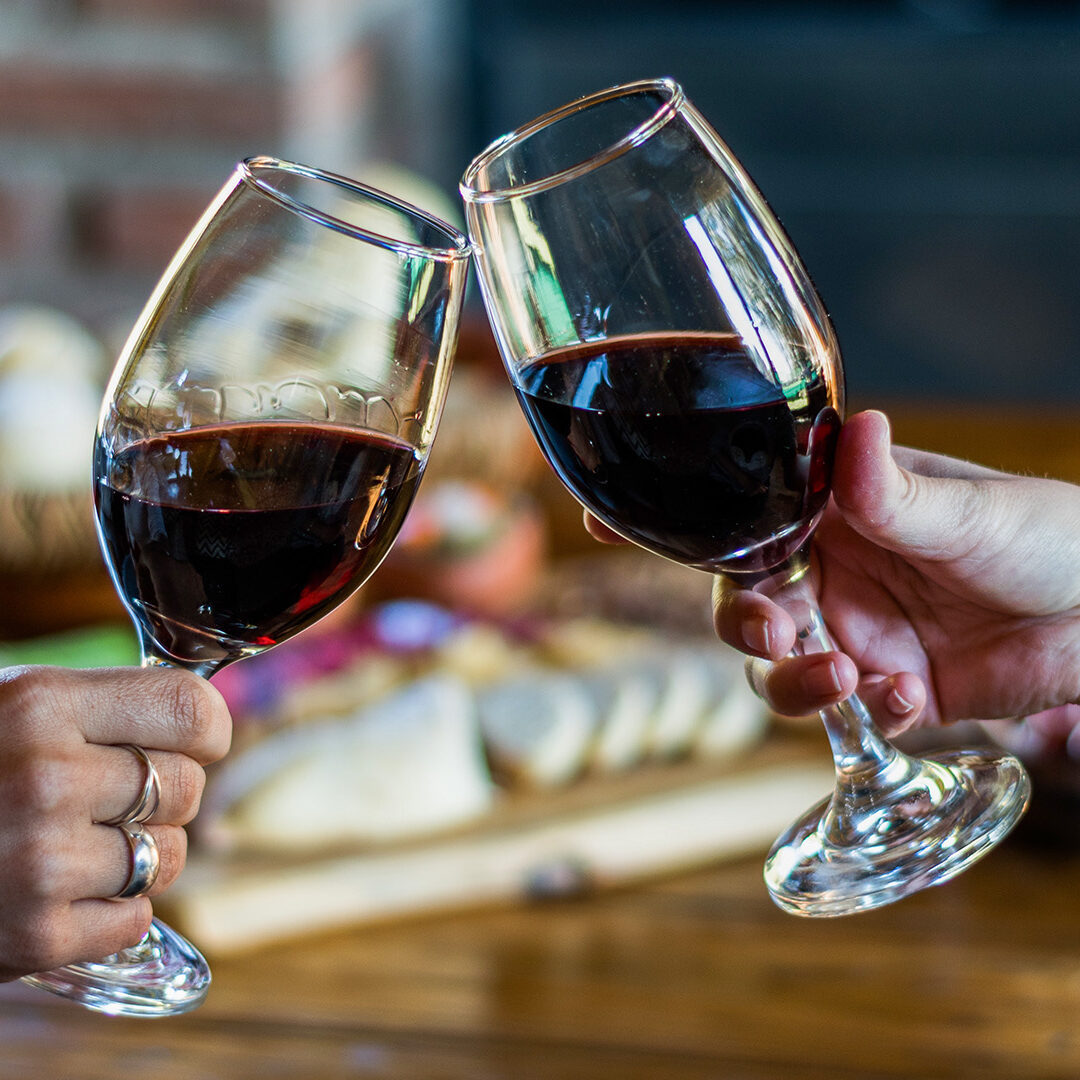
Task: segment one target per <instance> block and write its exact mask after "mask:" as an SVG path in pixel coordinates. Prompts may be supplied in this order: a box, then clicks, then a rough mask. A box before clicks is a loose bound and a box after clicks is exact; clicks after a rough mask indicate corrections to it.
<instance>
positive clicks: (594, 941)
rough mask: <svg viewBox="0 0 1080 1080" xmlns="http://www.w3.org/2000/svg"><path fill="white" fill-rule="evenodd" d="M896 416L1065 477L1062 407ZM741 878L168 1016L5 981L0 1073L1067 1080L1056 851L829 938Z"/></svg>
mask: <svg viewBox="0 0 1080 1080" xmlns="http://www.w3.org/2000/svg"><path fill="white" fill-rule="evenodd" d="M896 412H897V417H898V419H897V424H896V430H897V437H898V438H899V439H903V440H906V441H909V442H911V443H913V444H917V445H923V446H927V447H928V448H934V449H940V450H943V451H946V452H951V453H957V454H961V455H969V456H971V457H974V458H976V459H978V460H981V461H983V462H985V463H987V464H994V465H998V466H1001V467H1006V468H1014V469H1030V470H1031V471H1033V472H1036V473H1049V474H1051V475H1056V476H1060V477H1062V478H1066V479H1071V480H1080V439H1078V438H1077V436H1076V430H1077V427H1076V420H1075V417H1074V416H1073V415H1071V414H1061V415H1057V416H1053V415H1047V414H1046V413H1044V412H1040V413H1039V414H1038V415H1029V416H1026V417H1018V416H1016V415H1014V414H1012V415H1011V414H1009V413H1008V412H1005V411H1001V412H1000V414H998V415H995V414H991V413H990V412H988V411H987V410H981V409H964V410H947V409H945V410H936V411H935V410H932V409H928V408H926V407H922V408H919V409H914V410H904V409H900V410H896ZM760 864H761V860H760V858H759V857H754V858H748V859H743V860H739V861H736V862H731V863H724V864H720V865H717V866H715V867H713V868H710V869H707V870H704V871H701V872H697V873H694V874H691V875H686V876H682V877H679V878H677V879H672V880H667V881H664V882H660V883H656V884H653V885H650V886H647V887H644V888H639V889H635V890H633V891H626V892H622V893H612V894H606V895H602V896H594V897H589V898H586V899H580V900H575V901H559V902H552V903H549V904H547V905H541V906H531V907H523V908H515V909H506V910H493V911H487V912H480V913H470V914H459V915H453V916H447V917H443V918H438V919H429V920H425V921H414V922H404V923H398V924H394V925H387V926H383V927H374V928H366V929H363V930H353V931H350V932H345V933H339V934H335V935H334V936H328V937H322V938H315V939H309V940H304V941H300V942H295V943H291V944H288V945H277V946H274V947H269V948H265V949H263V950H260V951H259V952H257V953H253V954H250V955H245V956H241V957H232V958H228V959H224V958H222V959H218V960H216V961H214V972H215V982H214V986H213V988H212V990H211V995H210V997H209V999H208V1001H207V1003H206V1004H205V1005H204V1006H203V1007H202V1008H201V1009H199V1010H198V1011H197V1012H195V1013H193V1014H190V1015H188V1016H184V1017H179V1018H176V1019H172V1020H160V1021H148V1020H141V1021H139V1020H116V1019H110V1018H106V1017H101V1016H95V1015H93V1014H89V1013H85V1012H83V1011H81V1010H80V1009H78V1008H76V1007H74V1006H71V1005H69V1004H67V1003H65V1002H62V1001H60V1000H59V999H54V998H52V997H50V996H48V995H45V994H42V993H40V992H39V991H34V990H31V989H29V988H26V987H23V986H21V985H19V984H14V985H9V986H6V987H3V988H0V1076H3V1077H20V1078H21V1077H45V1078H49V1080H117V1078H120V1077H152V1078H153V1080H210V1078H214V1080H217V1078H220V1080H248V1078H252V1080H255V1078H257V1080H271V1078H276V1077H298V1078H299V1077H302V1078H304V1080H322V1078H337V1077H371V1078H394V1080H534V1078H535V1080H540V1078H543V1080H550V1078H555V1080H579V1078H580V1080H586V1078H588V1080H605V1078H612V1080H646V1078H647V1080H673V1078H679V1080H706V1078H708V1080H714V1078H724V1080H777V1078H780V1077H783V1078H784V1080H817V1078H830V1080H841V1078H853V1080H855V1078H857V1080H877V1078H881V1080H884V1078H904V1080H912V1078H917V1080H936V1078H941V1080H946V1078H947V1080H957V1078H966V1077H972V1078H980V1080H984V1078H1001V1080H1035V1078H1055V1080H1058V1078H1060V1080H1075V1078H1076V1077H1080V901H1078V899H1077V898H1078V897H1080V854H1074V853H1070V852H1064V853H1063V852H1050V851H1040V850H1039V849H1037V848H1035V847H1033V846H1031V845H1028V844H1025V843H1024V842H1023V840H1022V838H1019V839H1018V838H1013V839H1010V840H1009V841H1008V842H1007V843H1006V844H1005V845H1004V846H1003V847H1002V848H1001V849H999V850H998V851H996V852H994V853H993V854H992V855H991V856H990V857H989V858H988V859H986V860H985V861H983V862H982V863H980V864H979V865H978V866H976V867H975V868H974V869H972V870H971V871H969V872H968V873H967V874H964V875H962V876H961V877H960V878H958V879H957V880H956V881H954V882H952V883H950V884H948V885H946V886H945V887H943V888H940V889H931V890H929V891H927V892H924V893H922V894H920V895H918V896H916V897H913V898H910V899H908V900H906V901H904V902H902V903H900V904H897V905H894V906H892V907H889V908H885V909H883V910H881V911H877V912H871V913H867V914H863V915H859V916H855V917H852V918H848V919H840V920H828V921H806V920H800V919H796V918H793V917H790V916H787V915H784V914H782V913H781V912H780V911H779V910H777V909H776V908H774V907H773V905H772V903H771V902H770V901H769V899H768V898H767V896H766V894H765V890H764V887H763V885H762V882H761V872H760ZM211 959H212V960H213V958H211Z"/></svg>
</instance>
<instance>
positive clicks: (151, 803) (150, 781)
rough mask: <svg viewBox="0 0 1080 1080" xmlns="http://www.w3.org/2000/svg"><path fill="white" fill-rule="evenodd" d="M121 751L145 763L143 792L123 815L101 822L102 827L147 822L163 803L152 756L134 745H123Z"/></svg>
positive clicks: (159, 780) (159, 782) (159, 778)
mask: <svg viewBox="0 0 1080 1080" xmlns="http://www.w3.org/2000/svg"><path fill="white" fill-rule="evenodd" d="M120 749H121V750H130V751H131V752H132V753H133V754H134V755H135V756H136V757H137V758H138V759H139V760H140V761H141V762H142V763H143V767H144V768H145V769H146V777H145V779H144V780H143V786H142V790H141V791H140V792H139V794H138V795H136V796H135V801H134V802H133V803H132V804H131V805H130V806H129V807H128V808H127V809H126V810H125V811H124V812H123V813H122V814H117V815H116V817H111V818H109V820H108V821H103V822H101V824H102V825H123V824H125V823H126V822H132V821H146V819H147V818H149V817H151V816H152V815H153V813H154V811H155V810H157V808H158V803H159V802H160V801H161V777H159V776H158V771H157V769H155V768H154V763H153V762H152V761H151V760H150V755H149V754H148V753H147V752H146V751H145V750H144V749H143V748H142V747H141V746H136V745H135V744H134V743H121V744H120Z"/></svg>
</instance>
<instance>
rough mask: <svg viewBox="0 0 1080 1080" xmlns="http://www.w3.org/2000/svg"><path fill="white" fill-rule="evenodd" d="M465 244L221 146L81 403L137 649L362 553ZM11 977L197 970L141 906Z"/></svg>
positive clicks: (402, 506) (330, 583)
mask: <svg viewBox="0 0 1080 1080" xmlns="http://www.w3.org/2000/svg"><path fill="white" fill-rule="evenodd" d="M468 262H469V245H468V241H467V240H466V238H465V237H464V236H463V235H462V234H461V233H460V232H458V231H457V230H456V229H454V228H452V227H451V226H450V225H447V224H446V223H444V222H442V221H439V220H438V219H436V218H434V217H431V216H430V215H428V214H426V213H424V212H423V211H421V210H418V209H416V208H415V207H412V206H409V205H407V204H405V203H402V202H400V201H399V200H397V199H395V198H393V197H391V196H389V195H386V194H384V193H382V192H379V191H376V190H374V189H372V188H369V187H365V186H364V185H362V184H358V183H355V182H353V181H351V180H348V179H346V178H344V177H341V176H336V175H334V174H331V173H326V172H322V171H319V170H316V169H311V168H307V167H305V166H302V165H296V164H293V163H291V162H285V161H279V160H275V159H273V158H252V159H249V160H247V161H244V162H242V163H241V164H240V165H239V166H238V167H237V169H236V171H235V172H234V174H233V176H232V177H231V178H230V179H229V181H228V182H227V183H226V185H225V186H224V187H223V188H222V190H221V192H220V193H219V194H218V196H217V198H216V199H215V200H214V201H213V202H212V203H211V205H210V207H209V208H208V210H207V211H206V213H205V214H204V216H203V217H202V219H201V221H199V223H198V224H197V225H196V226H195V228H194V230H193V231H192V233H191V234H190V236H189V237H188V239H187V240H186V242H185V243H184V245H183V246H182V247H181V249H180V251H179V252H178V253H177V255H176V256H175V258H174V259H173V261H172V263H171V265H170V266H169V267H168V269H167V270H166V272H165V275H164V277H163V278H162V280H161V282H160V284H159V285H158V288H157V290H156V291H155V292H154V294H153V296H151V298H150V300H149V302H148V303H147V305H146V307H145V309H144V311H143V314H142V317H141V318H140V320H139V322H138V323H137V324H136V326H135V328H134V330H133V331H132V333H131V335H130V337H129V339H128V342H127V344H126V346H125V348H124V350H123V353H122V355H121V356H120V359H119V361H118V363H117V365H116V368H115V371H114V373H113V376H112V379H111V381H110V383H109V385H108V388H107V390H106V393H105V400H104V404H103V407H102V411H101V418H100V421H99V425H98V432H97V441H96V444H95V448H94V501H95V505H96V508H97V523H98V532H99V535H100V538H101V544H102V549H103V551H104V554H105V559H106V562H107V564H108V568H109V571H110V573H111V575H112V578H113V582H114V584H115V586H116V588H117V591H118V592H119V594H120V597H121V599H122V600H123V602H124V604H125V605H126V607H127V609H128V611H129V613H130V615H131V617H132V620H133V622H134V623H135V627H136V630H137V631H138V636H139V642H140V645H141V649H142V663H143V666H144V667H145V666H155V665H174V666H177V667H182V668H186V669H188V670H190V671H194V672H196V673H197V674H199V675H202V676H204V677H207V678H209V677H210V676H211V675H213V674H214V673H215V672H217V671H219V670H220V669H221V668H222V667H223V666H225V665H226V664H229V663H232V662H233V661H235V660H238V659H241V658H243V657H245V656H251V655H253V654H255V653H259V652H262V651H263V650H265V649H268V648H270V647H272V646H274V645H276V644H278V643H279V642H282V641H284V640H286V639H287V638H289V637H291V636H292V635H294V634H296V633H298V632H299V631H301V630H303V629H304V628H305V627H308V626H310V625H311V624H312V623H314V622H315V621H316V620H317V619H319V618H321V617H322V616H323V615H325V614H327V613H328V612H329V611H330V610H331V609H333V608H334V607H335V606H337V605H338V604H340V603H341V602H342V601H343V600H345V599H346V598H347V597H348V596H350V595H351V593H352V592H353V591H354V590H355V589H356V588H358V587H359V586H360V585H361V584H362V583H363V582H364V581H365V580H366V579H367V578H368V577H369V576H370V575H371V574H372V573H373V572H374V571H375V569H376V568H377V567H378V565H379V563H380V562H381V561H382V559H383V557H384V556H385V555H386V553H387V551H388V550H389V548H390V545H391V544H392V543H393V541H394V538H395V537H396V535H397V532H398V528H399V527H400V525H401V523H402V520H403V519H404V517H405V514H406V512H407V510H408V509H409V506H410V504H411V502H412V499H413V495H414V494H415V492H416V489H417V485H418V484H419V483H420V478H421V476H422V475H423V471H424V466H425V463H426V461H427V457H428V451H429V450H430V447H431V443H432V439H433V438H434V435H435V430H436V426H437V423H438V420H439V415H440V412H441V409H442V405H443V401H444V398H445V394H446V388H447V383H448V380H449V377H450V369H451V362H452V357H453V352H454V348H455V344H456V339H457V329H458V321H459V316H460V312H461V305H462V297H463V293H464V286H465V280H466V275H467V272H468ZM326 812H327V813H328V814H332V813H333V812H334V808H333V807H332V806H328V807H327V808H326ZM27 981H28V982H31V983H33V984H34V985H37V986H40V987H42V988H44V989H47V990H51V991H53V992H55V993H59V994H62V995H64V996H67V997H70V998H74V999H75V1000H76V1001H79V1002H80V1003H81V1004H83V1005H85V1006H87V1007H89V1008H92V1009H97V1010H100V1011H103V1012H108V1013H114V1014H125V1015H137V1016H164V1015H169V1014H171V1013H177V1012H184V1011H186V1010H188V1009H191V1008H194V1007H195V1006H196V1005H198V1004H199V1003H200V1002H201V1001H202V999H203V997H204V996H205V994H206V991H207V987H208V986H209V981H210V971H209V967H208V966H207V964H206V961H205V959H204V958H203V957H202V955H201V954H200V953H199V952H198V950H197V949H196V948H195V947H194V946H192V945H191V944H190V943H189V942H187V941H186V940H185V939H184V938H183V937H181V936H180V935H179V934H177V933H176V932H175V931H174V930H172V929H170V928H169V927H168V926H166V925H165V924H163V923H161V922H159V921H158V920H155V921H154V924H153V927H152V928H151V931H150V933H149V935H148V936H147V937H146V938H145V939H144V940H143V942H142V943H140V944H139V945H137V946H135V947H133V948H130V949H126V950H124V951H123V952H121V953H119V954H117V955H115V956H112V957H108V958H106V959H105V960H103V961H101V962H98V963H90V964H74V965H71V966H69V967H65V968H62V969H59V970H56V971H50V972H45V973H42V974H39V975H33V976H28V977H27Z"/></svg>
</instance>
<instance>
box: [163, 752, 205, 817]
mask: <svg viewBox="0 0 1080 1080" xmlns="http://www.w3.org/2000/svg"><path fill="white" fill-rule="evenodd" d="M172 786H173V791H172V800H171V801H172V802H173V803H174V804H175V811H174V814H173V816H174V820H173V821H172V822H171V824H174V825H186V824H187V823H188V822H189V821H191V819H192V818H193V817H194V816H195V815H196V814H197V813H198V810H199V804H200V803H201V802H202V795H203V790H204V788H205V787H206V773H205V772H204V771H203V769H202V767H201V766H199V765H197V764H195V763H194V762H192V761H191V760H190V759H184V760H182V761H181V765H180V768H179V769H178V770H177V773H176V777H175V779H174V781H173V785H172Z"/></svg>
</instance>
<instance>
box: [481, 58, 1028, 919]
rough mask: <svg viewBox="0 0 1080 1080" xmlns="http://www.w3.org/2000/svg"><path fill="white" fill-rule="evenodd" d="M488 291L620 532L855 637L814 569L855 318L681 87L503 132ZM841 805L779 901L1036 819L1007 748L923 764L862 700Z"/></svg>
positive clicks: (551, 433)
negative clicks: (892, 739)
mask: <svg viewBox="0 0 1080 1080" xmlns="http://www.w3.org/2000/svg"><path fill="white" fill-rule="evenodd" d="M461 192H462V196H463V198H464V200H465V207H466V217H467V220H468V228H469V233H470V237H471V239H472V241H473V245H474V250H475V254H476V260H477V269H478V272H479V278H480V284H481V289H482V292H483V296H484V301H485V304H486V307H487V311H488V315H489V318H490V320H491V323H492V326H493V328H494V330H495V334H496V337H497V339H498V342H499V347H500V350H501V352H502V356H503V360H504V362H505V365H506V369H507V371H508V373H509V375H510V379H511V381H512V383H513V385H514V388H515V390H516V392H517V396H518V400H519V401H520V403H521V407H522V409H523V411H524V413H525V416H526V417H527V419H528V422H529V424H530V425H531V427H532V431H533V434H534V435H535V437H536V440H537V442H538V443H539V445H540V447H541V449H542V450H543V452H544V454H545V456H546V457H547V459H548V461H549V462H550V464H551V466H552V467H553V468H554V470H555V472H556V473H557V474H558V476H559V477H560V478H561V480H562V481H563V483H564V484H565V485H566V486H567V488H568V489H569V490H570V492H571V493H572V494H573V495H574V496H575V497H576V498H577V499H578V500H579V501H580V502H581V503H582V504H583V505H584V506H585V507H586V508H587V509H588V510H589V511H590V512H591V513H592V514H594V515H595V516H596V517H597V518H599V519H600V521H602V522H603V523H604V524H605V525H607V526H609V527H610V528H612V529H614V530H615V531H616V532H617V533H619V534H621V535H622V536H624V537H625V538H627V539H628V540H631V541H633V542H635V543H637V544H640V545H641V546H642V547H644V548H647V549H648V550H650V551H653V552H656V553H657V554H659V555H662V556H665V557H666V558H669V559H673V560H675V561H677V562H680V563H683V564H686V565H688V566H692V567H696V568H698V569H701V570H705V571H708V572H710V573H716V574H725V575H728V576H729V577H730V578H731V579H732V580H733V581H735V582H737V583H738V584H740V585H742V586H744V587H746V588H754V589H759V590H762V591H765V592H768V593H769V594H771V595H774V596H775V598H776V599H777V600H778V601H779V602H780V603H782V604H784V605H785V606H786V608H787V609H788V610H789V611H790V612H791V613H792V614H793V616H794V617H795V618H796V622H797V626H798V627H799V642H798V645H797V649H798V650H800V651H814V650H822V649H832V648H834V645H833V643H832V641H831V640H830V638H829V635H828V632H827V630H826V628H825V626H824V624H823V622H822V620H821V616H820V614H819V611H818V605H817V602H816V598H815V596H814V594H813V590H812V588H811V586H810V584H809V577H808V575H807V574H806V570H807V566H808V548H809V542H810V538H811V535H812V533H813V530H814V526H815V525H816V523H817V521H818V518H819V517H820V514H821V512H822V510H823V509H824V507H825V504H826V501H827V500H828V496H829V482H830V473H831V464H832V456H833V450H834V447H835V443H836V436H837V433H838V431H839V428H840V423H841V417H842V415H843V409H844V380H843V372H842V368H841V362H840V350H839V348H838V346H837V342H836V338H835V335H834V332H833V328H832V326H831V324H830V321H829V319H828V317H827V315H826V313H825V310H824V308H823V306H822V303H821V301H820V299H819V298H818V295H817V293H816V291H815V289H814V287H813V284H812V283H811V281H810V278H809V277H808V275H807V273H806V271H805V270H804V268H803V266H802V264H801V262H800V260H799V258H798V256H797V255H796V253H795V251H794V249H793V248H792V246H791V244H790V242H789V240H788V239H787V237H786V235H785V234H784V232H783V230H782V229H781V227H780V225H779V224H778V222H777V221H776V219H775V217H774V216H773V214H772V212H771V211H770V209H769V207H768V206H767V205H766V203H765V200H764V199H763V198H762V196H761V194H760V193H759V192H758V191H757V189H756V188H755V187H754V185H753V184H752V183H751V181H750V179H749V178H748V177H747V175H746V174H745V172H744V171H743V169H742V168H741V166H740V165H739V163H738V162H737V161H736V160H735V158H734V157H733V156H732V154H731V152H730V151H729V150H728V148H727V147H726V146H725V145H724V143H723V142H722V141H721V140H720V138H719V137H718V136H717V135H716V133H715V132H714V131H713V130H712V128H711V127H710V126H709V124H708V123H707V122H706V121H705V119H704V118H703V117H702V115H701V114H700V113H699V112H698V111H697V110H696V109H695V108H694V107H693V106H692V105H691V104H690V103H689V102H688V101H687V100H686V98H685V96H684V94H683V91H682V90H681V88H680V87H679V86H678V85H677V84H675V83H674V82H671V81H670V80H666V79H661V80H652V81H643V82H638V83H632V84H629V85H626V86H621V87H615V88H613V89H610V90H606V91H603V92H601V93H599V94H595V95H592V96H590V97H586V98H583V99H581V100H580V101H576V102H573V103H571V104H569V105H567V106H565V107H563V108H561V109H558V110H556V111H555V112H553V113H550V114H548V115H547V116H544V117H541V118H540V119H538V120H536V121H534V122H533V123H531V124H529V125H528V126H527V127H524V128H522V129H521V130H519V131H517V132H514V133H511V134H510V135H507V136H505V137H503V138H502V139H500V140H498V141H497V142H495V143H494V144H492V146H490V147H489V148H488V149H487V150H485V151H484V152H483V153H482V154H481V155H480V156H479V157H478V158H476V160H475V161H474V162H473V163H472V164H471V165H470V167H469V169H468V170H467V172H466V173H465V176H464V179H463V180H462V184H461ZM822 717H823V720H824V723H825V728H826V730H827V732H828V736H829V740H830V742H831V744H832V749H833V752H834V756H835V761H836V787H835V791H834V792H833V794H832V796H831V797H830V798H828V799H826V800H825V801H824V802H823V803H822V804H821V805H820V806H817V807H815V808H813V809H812V810H810V811H809V812H808V813H807V814H806V816H805V817H804V818H803V819H802V820H801V821H799V822H797V823H795V825H793V826H792V828H791V829H790V830H789V831H788V832H787V833H785V834H784V835H783V836H781V837H780V838H779V839H778V840H777V842H776V844H775V846H774V847H773V849H772V851H771V853H770V854H769V856H768V860H767V863H766V867H765V879H766V882H767V885H768V888H769V890H770V892H771V894H772V896H773V898H774V899H775V900H776V902H777V903H778V904H779V905H780V906H781V907H782V908H785V909H786V910H788V911H791V912H794V913H798V914H803V915H843V914H847V913H849V912H854V911H858V910H861V909H865V908H871V907H875V906H878V905H880V904H885V903H888V902H890V901H892V900H896V899H899V898H900V897H902V896H906V895H908V894H909V893H911V892H914V891H915V890H917V889H920V888H923V887H924V886H926V885H933V884H938V883H940V882H942V881H945V880H946V879H948V878H950V877H952V876H953V875H954V874H956V873H958V872H959V871H961V870H962V869H964V868H965V867H966V866H968V865H970V864H971V863H972V862H973V861H974V860H975V859H977V858H979V857H980V856H981V855H983V854H984V853H985V852H986V851H987V850H989V849H990V848H991V847H992V846H993V845H994V844H996V843H997V842H998V841H999V840H1000V839H1001V838H1002V837H1003V836H1004V835H1005V834H1006V833H1007V832H1008V831H1009V830H1010V829H1011V828H1012V826H1013V824H1015V822H1016V821H1017V820H1018V818H1019V817H1020V815H1021V814H1022V812H1023V810H1024V808H1025V806H1026V804H1027V798H1028V781H1027V778H1026V776H1025V774H1024V772H1023V770H1022V768H1021V767H1020V765H1019V763H1018V762H1017V761H1016V760H1015V759H1013V758H1011V757H1008V756H997V755H992V754H982V753H976V752H962V753H955V754H947V755H942V756H940V757H936V758H933V759H930V760H918V759H914V758H911V757H908V756H906V755H904V754H902V753H900V752H899V751H898V750H897V749H896V748H894V747H893V746H892V745H890V744H889V743H888V742H887V741H886V740H885V739H884V738H882V736H881V735H880V734H879V733H878V732H877V731H876V729H875V728H874V725H873V723H872V722H871V719H870V717H869V714H868V713H867V710H866V709H865V707H864V706H863V705H862V703H861V702H860V701H859V700H858V699H857V698H855V697H852V698H849V699H848V700H847V701H845V702H844V703H842V704H841V705H839V706H837V707H835V708H832V709H829V710H827V711H825V712H824V713H823V714H822Z"/></svg>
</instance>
